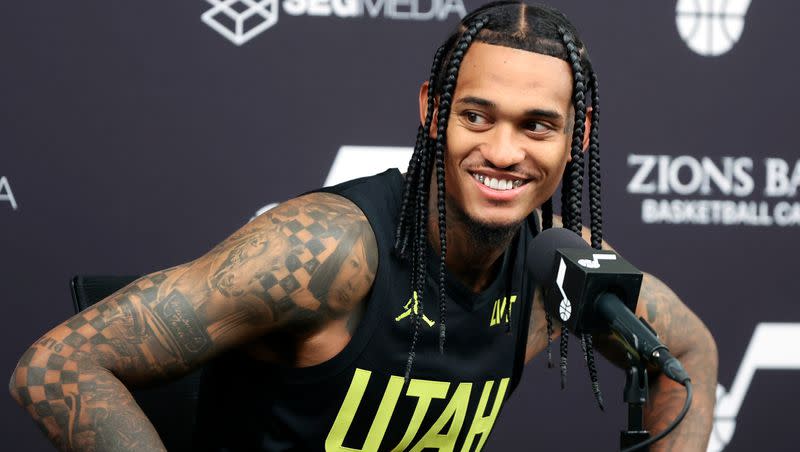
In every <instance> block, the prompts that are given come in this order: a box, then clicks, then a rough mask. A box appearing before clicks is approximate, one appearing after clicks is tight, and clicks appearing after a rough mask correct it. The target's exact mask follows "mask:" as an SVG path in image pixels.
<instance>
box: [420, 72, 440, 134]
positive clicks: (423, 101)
mask: <svg viewBox="0 0 800 452" xmlns="http://www.w3.org/2000/svg"><path fill="white" fill-rule="evenodd" d="M429 84H430V82H425V83H423V84H422V86H420V87H419V123H420V125H421V126H424V125H425V115H426V113H428V85H429ZM438 115H439V102H438V100H434V104H433V121H432V122H431V133H430V137H431V138H433V139H436V126H437V124H436V122H437V121H436V120H437V116H438Z"/></svg>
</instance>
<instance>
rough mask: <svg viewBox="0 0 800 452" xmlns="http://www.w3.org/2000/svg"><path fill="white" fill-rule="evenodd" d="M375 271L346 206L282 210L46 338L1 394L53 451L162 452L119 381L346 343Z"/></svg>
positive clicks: (325, 197)
mask: <svg viewBox="0 0 800 452" xmlns="http://www.w3.org/2000/svg"><path fill="white" fill-rule="evenodd" d="M376 270H377V246H376V244H375V238H374V235H373V233H372V229H371V227H370V226H369V223H368V222H367V220H366V218H365V217H364V215H363V213H361V211H360V210H358V208H356V207H355V206H354V205H353V204H352V203H351V202H349V201H347V200H345V199H344V198H341V197H339V196H336V195H330V194H321V193H317V194H312V195H308V196H305V197H302V198H298V199H295V200H292V201H289V202H287V203H285V204H283V205H281V206H278V207H276V208H275V209H273V210H272V211H270V212H269V213H268V214H265V215H262V216H261V217H259V218H257V219H256V220H254V221H253V222H251V223H249V224H247V225H245V226H244V227H243V228H242V229H240V230H239V231H238V232H236V233H234V234H233V235H231V236H230V237H229V238H228V239H226V240H225V241H223V242H222V243H221V244H219V245H218V246H217V247H215V248H214V249H213V250H211V251H210V252H209V253H208V254H206V255H205V256H203V257H201V258H199V259H197V260H195V261H192V262H190V263H187V264H184V265H180V266H177V267H173V268H171V269H168V270H164V271H161V272H157V273H153V274H151V275H147V276H144V277H142V278H140V279H138V280H136V281H134V282H133V283H131V284H130V285H128V286H127V287H125V288H124V289H122V290H120V291H119V292H117V293H115V294H113V295H112V296H110V297H109V298H107V299H106V300H104V301H103V302H101V303H98V304H97V305H95V306H93V307H91V308H89V309H87V310H86V311H84V312H81V313H79V314H78V315H76V316H74V317H72V318H71V319H69V320H68V321H66V322H64V323H63V324H61V325H59V326H58V327H56V328H55V329H53V330H52V331H50V332H49V333H48V334H47V335H45V336H44V337H43V338H42V339H40V340H39V341H37V342H36V343H35V344H33V345H32V346H31V347H30V348H29V349H28V351H26V352H25V354H24V355H23V356H22V358H21V359H20V361H19V364H18V365H17V368H16V370H15V372H14V375H13V376H12V379H11V383H10V386H11V387H10V389H11V392H12V395H13V396H14V398H15V399H16V400H17V401H18V402H19V403H20V404H21V405H22V406H23V407H24V408H25V409H26V410H27V411H28V412H29V413H30V415H31V416H32V417H33V418H34V419H35V420H36V421H37V422H38V424H39V426H40V428H41V429H42V430H43V431H44V432H45V433H46V434H47V435H48V436H49V437H50V439H51V440H52V441H53V442H54V443H55V444H56V445H57V446H58V447H59V448H61V449H62V450H97V449H102V450H133V449H139V450H163V446H162V445H161V442H160V439H159V438H158V434H157V433H156V432H155V430H154V429H153V427H152V425H151V424H150V422H149V421H148V420H147V418H146V417H145V416H144V414H143V413H142V412H141V410H140V409H139V407H138V406H137V405H136V402H135V401H134V400H133V398H132V397H131V395H130V393H129V392H128V391H127V390H126V389H125V387H124V385H123V384H122V383H121V382H120V380H123V381H125V382H126V383H128V384H137V383H142V382H145V381H148V380H152V379H154V378H167V377H170V376H176V375H179V374H181V373H185V372H187V371H189V370H190V369H191V368H193V367H196V366H197V365H199V364H201V363H202V362H203V361H205V360H207V359H209V358H210V357H211V356H213V355H214V354H215V353H219V352H220V351H222V350H224V349H226V348H229V347H232V346H235V345H237V344H242V343H245V342H247V341H250V340H253V339H255V338H256V337H258V336H260V335H265V334H267V333H270V334H277V335H281V334H283V335H284V336H285V337H287V338H298V337H303V336H306V335H310V334H312V333H314V332H315V331H317V330H319V329H320V328H321V327H323V326H325V325H326V324H328V323H329V322H330V321H332V320H342V322H343V324H346V328H347V331H350V334H352V331H353V330H354V328H355V325H356V324H357V323H358V315H359V311H358V309H356V308H357V307H359V306H360V304H361V300H362V299H363V298H364V296H365V295H366V294H367V292H368V291H369V289H370V287H371V285H372V281H373V280H374V278H375V272H376ZM117 378H119V380H118V379H117Z"/></svg>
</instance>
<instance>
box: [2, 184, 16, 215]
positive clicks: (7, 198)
mask: <svg viewBox="0 0 800 452" xmlns="http://www.w3.org/2000/svg"><path fill="white" fill-rule="evenodd" d="M0 202H7V203H9V204H10V205H11V209H13V210H17V200H16V199H15V198H14V192H12V191H11V184H10V183H9V182H8V178H7V177H6V176H0Z"/></svg>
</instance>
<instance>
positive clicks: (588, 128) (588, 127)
mask: <svg viewBox="0 0 800 452" xmlns="http://www.w3.org/2000/svg"><path fill="white" fill-rule="evenodd" d="M592 117H593V115H592V107H589V108H587V109H586V122H585V125H584V128H583V152H586V151H587V150H588V149H589V138H590V137H591V136H592Z"/></svg>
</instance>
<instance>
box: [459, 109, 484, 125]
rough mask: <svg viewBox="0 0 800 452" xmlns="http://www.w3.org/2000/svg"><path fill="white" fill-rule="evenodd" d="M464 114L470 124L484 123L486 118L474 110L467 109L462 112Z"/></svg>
mask: <svg viewBox="0 0 800 452" xmlns="http://www.w3.org/2000/svg"><path fill="white" fill-rule="evenodd" d="M464 116H465V117H466V118H467V121H468V122H470V123H471V124H485V123H486V119H485V118H484V117H483V116H481V115H479V114H478V113H475V112H474V111H468V112H466V113H464Z"/></svg>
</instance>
